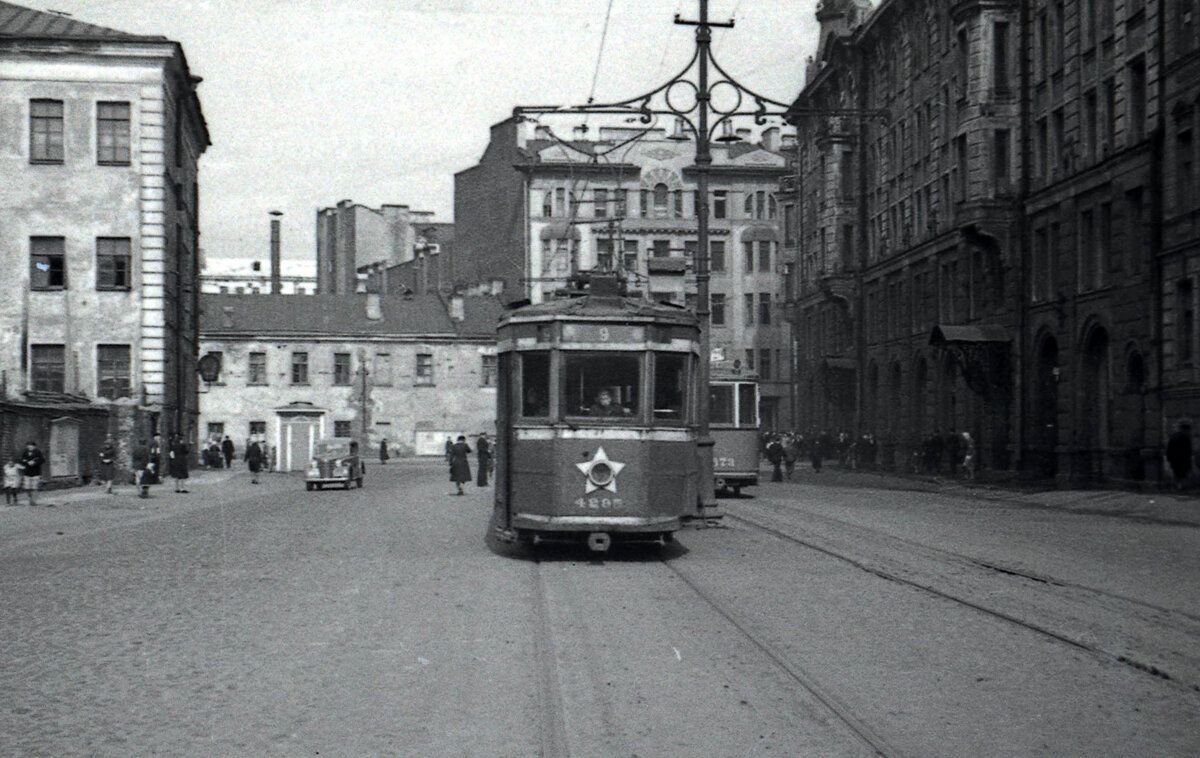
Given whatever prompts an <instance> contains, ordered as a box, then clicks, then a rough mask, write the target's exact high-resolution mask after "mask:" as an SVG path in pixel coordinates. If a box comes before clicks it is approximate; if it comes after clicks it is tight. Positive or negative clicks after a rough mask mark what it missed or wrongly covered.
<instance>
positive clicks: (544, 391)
mask: <svg viewBox="0 0 1200 758" xmlns="http://www.w3.org/2000/svg"><path fill="white" fill-rule="evenodd" d="M521 392H522V393H523V395H522V397H521V415H522V416H549V415H550V353H546V352H537V353H521Z"/></svg>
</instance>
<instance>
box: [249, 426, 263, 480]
mask: <svg viewBox="0 0 1200 758" xmlns="http://www.w3.org/2000/svg"><path fill="white" fill-rule="evenodd" d="M244 457H245V459H246V466H247V467H248V468H249V469H250V483H251V484H258V472H259V471H262V463H263V453H262V448H260V447H259V446H258V440H257V439H255V438H254V437H251V438H250V441H249V442H248V443H247V444H246V455H245V456H244Z"/></svg>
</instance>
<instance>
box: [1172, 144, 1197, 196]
mask: <svg viewBox="0 0 1200 758" xmlns="http://www.w3.org/2000/svg"><path fill="white" fill-rule="evenodd" d="M1175 154H1176V156H1177V157H1176V160H1175V165H1176V171H1177V173H1176V175H1175V210H1176V211H1177V212H1179V213H1183V212H1185V211H1187V210H1188V209H1189V208H1191V207H1192V182H1193V181H1195V179H1194V178H1193V176H1192V161H1193V160H1194V156H1193V154H1192V133H1191V132H1190V131H1185V132H1180V133H1179V134H1178V135H1177V136H1176V137H1175Z"/></svg>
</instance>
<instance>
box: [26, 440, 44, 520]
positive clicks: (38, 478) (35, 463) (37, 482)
mask: <svg viewBox="0 0 1200 758" xmlns="http://www.w3.org/2000/svg"><path fill="white" fill-rule="evenodd" d="M19 462H20V464H21V489H23V490H25V493H26V494H27V495H29V505H30V506H35V505H37V491H38V490H39V489H41V488H42V464H44V463H45V462H46V456H44V455H42V451H41V450H40V449H39V448H38V446H37V443H36V442H34V441H33V440H30V441H29V442H26V443H25V452H24V453H22V454H21V459H20V461H19Z"/></svg>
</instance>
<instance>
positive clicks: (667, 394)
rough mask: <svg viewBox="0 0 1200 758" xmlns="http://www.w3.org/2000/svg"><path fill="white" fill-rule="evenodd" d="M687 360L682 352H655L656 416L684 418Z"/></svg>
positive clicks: (659, 419) (674, 418)
mask: <svg viewBox="0 0 1200 758" xmlns="http://www.w3.org/2000/svg"><path fill="white" fill-rule="evenodd" d="M687 361H688V356H686V355H683V354H682V353H655V354H654V418H655V419H656V420H658V421H664V420H682V419H683V408H684V402H685V399H686V398H687Z"/></svg>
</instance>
